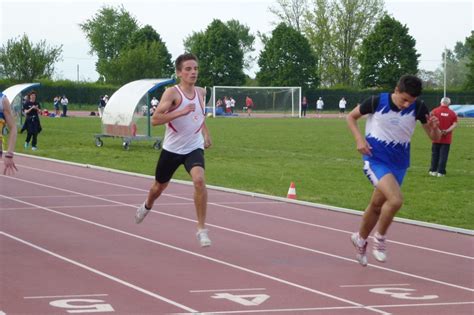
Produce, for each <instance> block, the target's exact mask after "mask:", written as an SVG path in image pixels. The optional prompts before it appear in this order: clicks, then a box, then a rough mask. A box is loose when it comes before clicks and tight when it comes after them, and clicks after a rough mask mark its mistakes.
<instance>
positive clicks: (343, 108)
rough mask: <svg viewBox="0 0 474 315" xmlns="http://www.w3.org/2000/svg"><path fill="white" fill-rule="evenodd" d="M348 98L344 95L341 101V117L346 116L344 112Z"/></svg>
mask: <svg viewBox="0 0 474 315" xmlns="http://www.w3.org/2000/svg"><path fill="white" fill-rule="evenodd" d="M346 104H347V102H346V99H345V98H344V96H343V97H342V98H341V100H340V101H339V117H344V113H345V112H346Z"/></svg>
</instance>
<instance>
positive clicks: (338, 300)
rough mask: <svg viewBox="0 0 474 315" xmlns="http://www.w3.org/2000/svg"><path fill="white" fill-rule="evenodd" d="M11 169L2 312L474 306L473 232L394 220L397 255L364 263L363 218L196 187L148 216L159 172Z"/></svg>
mask: <svg viewBox="0 0 474 315" xmlns="http://www.w3.org/2000/svg"><path fill="white" fill-rule="evenodd" d="M17 165H18V166H19V169H20V171H19V172H18V173H17V174H16V175H15V176H14V177H5V176H0V200H1V206H0V267H1V268H0V314H74V313H99V314H100V313H112V312H114V313H116V314H177V313H182V314H188V313H206V314H211V313H212V314H274V313H275V314H336V315H337V314H351V315H352V314H415V313H416V314H474V293H473V292H474V283H473V282H474V280H473V279H474V278H473V275H474V252H473V250H474V246H473V245H474V243H473V236H472V235H468V234H459V233H454V232H448V231H442V230H437V229H431V228H427V227H420V226H414V225H410V224H405V223H400V222H395V223H394V224H393V225H392V227H391V230H390V242H389V243H388V248H389V261H388V262H387V263H385V264H380V263H376V262H375V261H374V259H373V258H372V257H370V256H369V266H368V267H366V268H363V267H361V266H359V265H358V264H357V263H356V261H355V259H354V256H355V252H354V248H353V247H352V245H351V243H350V241H349V236H350V233H351V232H352V231H353V230H356V229H357V226H358V224H359V222H360V216H358V215H352V214H347V213H342V212H337V211H329V210H325V209H320V208H316V207H311V206H306V205H301V204H294V203H287V202H282V201H278V200H271V199H268V198H260V197H252V196H248V195H243V194H237V193H230V192H224V191H222V190H213V189H210V190H209V207H208V220H207V221H208V228H209V230H210V234H209V235H210V237H211V239H212V241H213V244H212V246H211V247H210V248H204V249H203V248H200V247H199V245H198V242H197V240H196V238H195V229H196V221H195V213H194V205H193V200H192V192H193V188H192V186H189V185H186V184H179V183H172V184H170V186H169V187H168V190H167V191H166V192H165V194H164V195H163V196H162V197H161V198H160V199H159V200H158V202H157V204H156V205H155V207H154V209H153V212H152V213H150V214H149V215H148V217H147V218H146V219H145V221H143V223H142V224H139V225H137V224H135V222H134V214H135V210H136V208H137V206H138V205H139V204H140V203H141V202H143V200H144V198H145V196H146V193H147V191H148V188H149V186H150V184H151V181H152V179H151V178H150V177H143V176H135V175H133V174H123V173H117V172H111V171H106V170H100V169H96V168H87V167H84V166H78V165H71V164H65V163H60V162H57V161H49V160H43V159H36V158H29V157H21V156H19V157H18V158H17Z"/></svg>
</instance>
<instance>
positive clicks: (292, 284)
mask: <svg viewBox="0 0 474 315" xmlns="http://www.w3.org/2000/svg"><path fill="white" fill-rule="evenodd" d="M15 179H17V178H15ZM17 180H18V179H17ZM20 181H23V180H20ZM30 183H31V182H30ZM39 185H42V184H39ZM46 186H47V185H46ZM59 189H60V190H62V188H59ZM0 196H2V197H4V198H6V199H10V200H14V201H17V202H20V203H23V204H27V205H30V206H36V207H37V208H38V209H42V210H45V211H48V212H52V213H55V214H59V215H62V216H65V217H68V218H71V219H74V220H78V221H80V222H84V223H88V224H91V225H94V226H97V227H100V228H104V229H107V230H110V231H114V232H117V233H120V234H123V235H127V236H130V237H134V238H137V239H139V240H143V241H147V242H150V243H153V244H157V245H161V246H163V247H166V248H170V249H173V250H176V251H179V252H182V253H186V254H190V255H193V256H196V257H200V258H203V259H205V260H208V261H212V262H215V263H218V264H221V265H224V266H228V267H231V268H234V269H237V270H241V271H244V272H247V273H250V274H253V275H257V276H260V277H263V278H266V279H270V280H273V281H276V282H279V283H282V284H285V285H288V286H292V287H295V288H299V289H302V290H304V291H308V292H311V293H316V294H318V295H322V296H325V297H328V298H331V299H334V300H337V301H340V302H344V303H347V304H351V305H353V306H357V307H360V308H364V309H367V310H371V311H373V312H376V313H380V314H387V313H385V312H382V311H380V310H376V309H372V308H366V307H365V306H364V305H362V304H360V303H357V302H353V301H351V300H347V299H344V298H341V297H338V296H335V295H332V294H329V293H325V292H322V291H319V290H316V289H312V288H309V287H305V286H303V285H299V284H297V283H294V282H290V281H287V280H284V279H280V278H277V277H274V276H271V275H268V274H265V273H261V272H258V271H255V270H252V269H249V268H245V267H242V266H239V265H235V264H233V263H229V262H226V261H223V260H220V259H216V258H213V257H210V256H206V255H202V254H199V253H196V252H193V251H190V250H187V249H184V248H180V247H176V246H173V245H169V244H166V243H162V242H159V241H155V240H152V239H149V238H146V237H143V236H140V235H136V234H133V233H129V232H126V231H123V230H120V229H116V228H113V227H111V226H108V225H104V224H100V223H96V222H93V221H89V220H86V219H82V218H79V217H76V216H73V215H70V214H67V213H62V212H58V211H55V210H52V209H49V208H46V207H42V206H40V205H35V204H32V203H29V202H27V201H23V200H18V199H15V198H12V197H8V196H5V195H0ZM96 198H98V197H96ZM120 204H122V203H120ZM0 234H5V233H3V232H1V231H0ZM192 312H193V311H192Z"/></svg>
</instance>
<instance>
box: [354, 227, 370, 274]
mask: <svg viewBox="0 0 474 315" xmlns="http://www.w3.org/2000/svg"><path fill="white" fill-rule="evenodd" d="M359 240H360V237H359V233H357V232H356V233H353V234H352V235H351V241H352V245H354V247H355V248H356V249H357V255H356V259H357V261H358V262H359V264H361V265H362V266H363V267H365V266H367V255H366V251H367V241H365V243H364V245H363V246H360V245H359Z"/></svg>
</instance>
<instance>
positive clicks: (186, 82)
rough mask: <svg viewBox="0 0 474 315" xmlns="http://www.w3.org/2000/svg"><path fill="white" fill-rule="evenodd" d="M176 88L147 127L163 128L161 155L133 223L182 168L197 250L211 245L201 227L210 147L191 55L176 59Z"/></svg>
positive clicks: (167, 92) (165, 96)
mask: <svg viewBox="0 0 474 315" xmlns="http://www.w3.org/2000/svg"><path fill="white" fill-rule="evenodd" d="M175 69H176V76H177V77H178V78H179V84H177V85H175V86H174V87H171V88H168V89H166V90H165V92H164V93H163V96H162V97H161V101H160V104H159V105H158V108H157V109H156V111H155V113H154V114H153V117H152V118H151V123H152V125H153V126H156V125H166V131H165V138H164V140H163V150H162V151H161V154H160V157H159V159H158V163H157V166H156V172H155V181H154V182H153V184H152V186H151V188H150V191H149V192H148V196H147V198H146V200H145V201H144V202H143V204H142V205H141V206H140V207H139V208H138V209H137V212H136V214H135V222H136V223H140V222H142V221H143V219H144V218H145V216H146V215H147V214H148V213H149V212H150V210H151V208H152V207H153V204H154V202H155V201H156V200H157V199H158V198H159V197H160V196H161V194H162V192H163V191H164V190H165V189H166V187H167V186H168V184H169V182H170V180H171V178H172V177H173V174H174V172H175V171H176V170H177V169H178V167H179V166H180V165H181V164H183V165H184V167H185V169H186V171H187V172H188V173H189V174H190V175H191V178H192V181H193V185H194V205H195V208H196V216H197V233H196V236H197V239H198V241H199V243H200V245H201V247H207V246H210V245H211V240H210V239H209V236H208V231H207V229H206V227H205V221H206V212H207V188H206V181H205V171H204V149H207V148H209V147H210V146H211V144H212V143H211V137H210V135H209V130H208V129H207V126H206V122H205V117H206V116H205V99H206V98H205V95H206V90H205V89H203V88H201V87H197V86H196V85H195V84H196V81H197V79H198V60H197V58H196V56H194V55H193V54H189V53H187V54H183V55H180V56H179V57H178V58H177V59H176V62H175Z"/></svg>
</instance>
